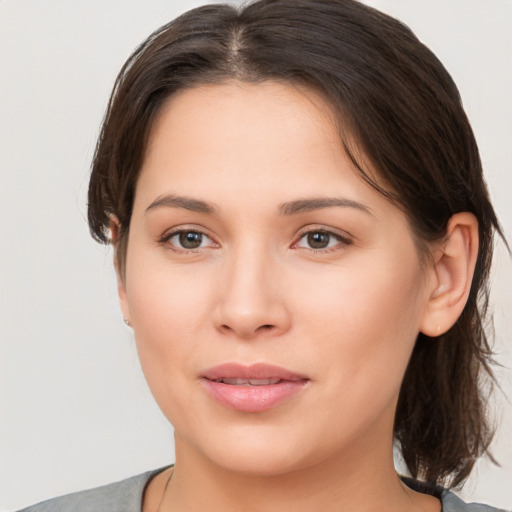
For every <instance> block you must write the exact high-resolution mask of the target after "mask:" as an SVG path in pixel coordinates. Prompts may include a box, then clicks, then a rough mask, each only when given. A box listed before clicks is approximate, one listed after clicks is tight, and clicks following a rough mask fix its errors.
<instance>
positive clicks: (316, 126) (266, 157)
mask: <svg viewBox="0 0 512 512" xmlns="http://www.w3.org/2000/svg"><path fill="white" fill-rule="evenodd" d="M336 167H337V168H339V169H340V170H341V171H343V170H344V169H346V170H348V169H350V170H351V172H352V173H354V174H357V173H356V172H355V169H354V167H353V165H352V164H351V162H349V160H348V158H347V156H346V154H345V151H344V150H343V145H342V143H341V139H340V136H339V133H338V130H337V128H336V123H335V121H334V116H333V114H332V111H331V109H330V108H329V107H328V105H327V104H326V102H325V101H324V100H323V99H322V98H321V97H320V96H319V95H317V94H315V93H314V92H312V91H310V90H305V89H298V88H296V87H293V86H291V85H287V84H282V83H275V82H264V83H259V84H247V83H241V82H228V83H224V84H220V85H207V86H199V87H195V88H193V89H187V90H183V91H181V92H179V93H178V94H176V95H175V96H173V97H171V98H170V99H169V100H168V101H167V103H166V104H165V105H164V107H163V108H162V109H161V111H160V112H159V114H158V116H157V118H156V120H155V122H154V124H153V127H152V129H151V132H150V137H149V140H148V145H147V148H146V153H145V158H144V163H143V166H142V172H141V181H143V182H145V181H147V179H146V178H147V177H148V175H150V174H158V173H160V174H162V173H163V171H164V170H165V171H166V174H167V176H168V177H169V178H170V177H171V176H172V179H173V180H175V181H174V183H175V184H176V185H178V184H179V183H180V182H183V183H184V182H194V185H195V187H196V190H197V187H200V186H201V183H202V182H204V181H205V180H208V181H209V180H211V179H216V180H219V179H221V178H222V177H224V176H225V174H226V173H228V174H229V177H230V181H231V183H232V184H233V185H235V184H236V185H238V186H242V185H243V184H244V183H246V184H250V185H251V186H253V187H254V186H256V185H257V183H258V182H259V181H263V182H265V183H267V182H268V179H269V177H273V178H274V179H275V180H276V182H277V181H279V177H280V176H281V178H283V179H286V180H288V181H289V182H290V184H291V183H292V182H297V181H298V180H301V181H303V182H304V181H306V182H307V181H311V182H314V181H317V179H316V178H318V174H319V172H320V171H321V170H323V171H329V170H331V171H332V170H334V169H335V168H336ZM157 171H158V172H157ZM324 174H328V173H326V172H324ZM162 177H163V176H162ZM324 178H326V176H324Z"/></svg>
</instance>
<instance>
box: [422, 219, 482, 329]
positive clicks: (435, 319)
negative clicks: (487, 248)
mask: <svg viewBox="0 0 512 512" xmlns="http://www.w3.org/2000/svg"><path fill="white" fill-rule="evenodd" d="M477 256H478V221H477V219H476V217H475V216H474V215H473V214H472V213H469V212H462V213H457V214H455V215H453V216H452V217H451V218H450V220H449V222H448V226H447V230H446V236H445V238H444V240H443V241H442V242H441V243H440V245H439V246H436V248H435V249H434V251H433V264H432V268H431V269H430V276H431V279H429V280H428V281H429V289H428V291H427V293H429V297H428V302H427V305H426V309H425V311H424V315H423V318H422V322H421V325H420V331H421V332H422V333H423V334H426V335H427V336H431V337H435V336H439V335H441V334H443V333H445V332H446V331H448V330H449V329H450V328H451V327H452V326H453V325H454V324H455V322H456V321H457V319H458V318H459V316H460V314H461V313H462V310H463V309H464V306H465V305H466V302H467V299H468V296H469V292H470V289H471V282H472V280H473V273H474V271H475V265H476V260H477Z"/></svg>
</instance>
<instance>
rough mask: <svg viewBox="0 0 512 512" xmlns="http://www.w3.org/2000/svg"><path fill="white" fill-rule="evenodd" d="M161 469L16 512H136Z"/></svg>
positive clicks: (138, 511)
mask: <svg viewBox="0 0 512 512" xmlns="http://www.w3.org/2000/svg"><path fill="white" fill-rule="evenodd" d="M163 469H165V468H161V469H157V470H154V471H148V472H146V473H142V474H140V475H136V476H132V477H130V478H127V479H125V480H121V481H120V482H114V483H111V484H108V485H103V486H101V487H95V488H94V489H88V490H86V491H80V492H74V493H72V494H66V495H65V496H59V497H58V498H53V499H51V500H47V501H43V502H41V503H38V504H37V505H32V506H30V507H28V508H24V509H23V510H20V511H19V512H98V511H99V510H101V511H102V512H117V511H119V510H122V511H123V512H140V510H141V507H142V497H143V494H144V489H145V488H146V485H147V484H148V483H149V481H150V480H151V478H153V477H154V476H155V475H157V474H158V473H159V472H160V471H162V470H163Z"/></svg>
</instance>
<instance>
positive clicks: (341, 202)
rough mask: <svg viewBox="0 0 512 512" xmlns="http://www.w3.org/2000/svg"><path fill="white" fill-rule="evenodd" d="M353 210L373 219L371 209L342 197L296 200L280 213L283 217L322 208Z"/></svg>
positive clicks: (286, 204)
mask: <svg viewBox="0 0 512 512" xmlns="http://www.w3.org/2000/svg"><path fill="white" fill-rule="evenodd" d="M333 207H342V208H355V209H356V210H360V211H362V212H365V213H367V214H369V215H371V216H372V217H373V213H372V210H371V208H369V207H368V206H366V205H365V204H363V203H360V202H359V201H354V200H352V199H345V198H342V197H312V198H309V199H298V200H297V201H290V202H289V203H284V204H283V205H282V206H281V213H282V214H283V215H295V214H298V213H306V212H311V211H314V210H321V209H322V208H333Z"/></svg>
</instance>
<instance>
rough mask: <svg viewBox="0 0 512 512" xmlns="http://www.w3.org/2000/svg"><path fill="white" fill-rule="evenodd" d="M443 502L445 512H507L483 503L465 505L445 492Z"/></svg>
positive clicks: (442, 497)
mask: <svg viewBox="0 0 512 512" xmlns="http://www.w3.org/2000/svg"><path fill="white" fill-rule="evenodd" d="M441 501H442V502H443V512H507V511H506V510H505V509H502V508H494V507H491V506H489V505H482V504H481V503H465V502H464V501H462V500H461V499H460V498H459V497H457V496H455V494H453V493H452V492H450V491H443V493H442V495H441Z"/></svg>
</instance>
